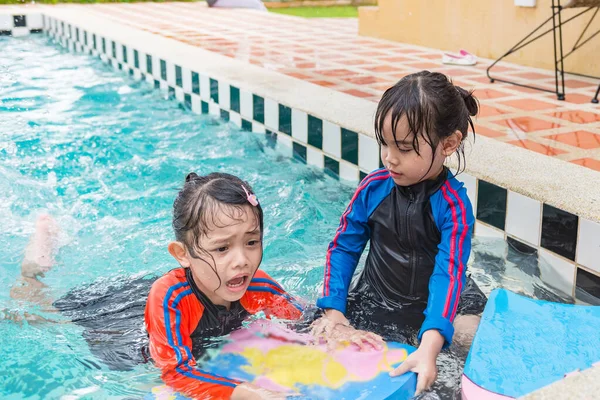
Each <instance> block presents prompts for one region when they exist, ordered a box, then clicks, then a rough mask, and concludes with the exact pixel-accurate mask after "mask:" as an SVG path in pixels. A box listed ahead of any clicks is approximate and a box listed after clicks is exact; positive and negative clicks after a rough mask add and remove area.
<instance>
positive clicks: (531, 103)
mask: <svg viewBox="0 0 600 400" xmlns="http://www.w3.org/2000/svg"><path fill="white" fill-rule="evenodd" d="M500 104H504V105H507V106H511V107H514V108H518V109H520V110H525V111H538V110H547V109H549V108H557V107H559V106H557V105H556V104H552V103H546V102H545V101H540V100H533V99H518V100H510V101H504V102H501V103H500Z"/></svg>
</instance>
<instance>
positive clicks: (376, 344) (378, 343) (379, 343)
mask: <svg viewBox="0 0 600 400" xmlns="http://www.w3.org/2000/svg"><path fill="white" fill-rule="evenodd" d="M364 340H365V341H366V342H367V343H369V344H370V345H371V347H373V348H374V349H375V350H381V349H382V348H383V345H384V342H383V339H381V338H379V339H377V338H374V337H372V336H370V335H367V336H366V337H365V339H364Z"/></svg>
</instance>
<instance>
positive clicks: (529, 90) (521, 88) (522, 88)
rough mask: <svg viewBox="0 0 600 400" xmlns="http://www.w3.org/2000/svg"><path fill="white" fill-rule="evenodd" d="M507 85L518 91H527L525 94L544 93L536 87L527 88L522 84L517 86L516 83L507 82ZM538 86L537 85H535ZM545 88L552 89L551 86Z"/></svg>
mask: <svg viewBox="0 0 600 400" xmlns="http://www.w3.org/2000/svg"><path fill="white" fill-rule="evenodd" d="M507 85H508V86H507V87H510V88H511V89H513V90H516V91H519V92H521V93H527V94H540V93H544V91H542V90H538V89H531V88H527V87H523V86H517V85H511V84H507ZM536 86H539V85H536ZM547 89H550V90H552V88H550V87H548V88H547ZM553 98H554V99H556V95H554V96H553Z"/></svg>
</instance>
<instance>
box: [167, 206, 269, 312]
mask: <svg viewBox="0 0 600 400" xmlns="http://www.w3.org/2000/svg"><path fill="white" fill-rule="evenodd" d="M225 207H227V206H225ZM212 222H213V223H212V226H210V227H209V232H208V234H207V235H205V236H202V237H201V238H200V240H199V245H200V247H201V248H202V249H204V250H205V251H206V253H202V254H199V257H200V258H193V257H191V256H190V254H189V251H188V250H187V249H185V256H184V257H182V258H179V257H177V256H175V255H174V256H175V258H176V259H177V260H178V261H179V263H180V264H181V265H182V266H183V267H189V268H191V270H192V276H193V277H194V282H195V283H196V285H197V286H198V288H199V289H200V290H201V291H202V292H203V293H204V294H205V295H206V296H207V297H208V298H209V299H210V300H211V301H212V302H213V303H214V304H218V305H224V306H226V307H229V305H230V303H231V302H233V301H237V300H239V299H240V298H241V297H242V296H243V295H244V293H245V292H246V289H247V288H248V285H249V284H250V280H251V279H252V277H253V276H254V273H255V272H256V270H257V269H258V266H259V265H260V262H261V260H262V254H263V247H262V242H261V232H260V225H259V222H258V219H257V217H256V215H255V213H254V212H253V210H252V207H251V206H250V205H245V206H242V207H241V208H230V209H227V212H221V213H220V214H219V215H215V217H214V219H212ZM175 243H178V242H175ZM171 254H173V252H171ZM215 272H216V273H215Z"/></svg>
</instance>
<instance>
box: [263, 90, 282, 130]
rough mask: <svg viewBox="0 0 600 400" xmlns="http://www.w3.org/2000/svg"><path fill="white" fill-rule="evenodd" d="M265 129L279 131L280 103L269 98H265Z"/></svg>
mask: <svg viewBox="0 0 600 400" xmlns="http://www.w3.org/2000/svg"><path fill="white" fill-rule="evenodd" d="M265 127H266V128H267V129H271V130H274V131H278V130H279V103H277V102H276V101H275V100H271V99H268V98H265Z"/></svg>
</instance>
